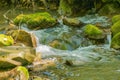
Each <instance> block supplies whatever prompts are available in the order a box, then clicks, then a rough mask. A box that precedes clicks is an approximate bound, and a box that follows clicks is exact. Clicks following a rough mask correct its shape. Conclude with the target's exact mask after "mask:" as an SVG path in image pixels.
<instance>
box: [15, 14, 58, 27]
mask: <svg viewBox="0 0 120 80" xmlns="http://www.w3.org/2000/svg"><path fill="white" fill-rule="evenodd" d="M23 23H25V24H27V25H28V28H31V29H35V28H36V29H41V28H48V27H52V26H54V25H55V24H56V23H57V20H56V19H55V18H53V17H52V16H51V15H50V14H49V13H47V12H43V13H34V14H27V15H25V14H20V15H18V16H17V17H16V18H15V19H14V24H16V25H18V26H19V25H21V24H23Z"/></svg>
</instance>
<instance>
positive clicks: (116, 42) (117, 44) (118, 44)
mask: <svg viewBox="0 0 120 80" xmlns="http://www.w3.org/2000/svg"><path fill="white" fill-rule="evenodd" d="M111 48H114V49H120V32H119V33H117V34H116V35H114V36H113V38H112V42H111Z"/></svg>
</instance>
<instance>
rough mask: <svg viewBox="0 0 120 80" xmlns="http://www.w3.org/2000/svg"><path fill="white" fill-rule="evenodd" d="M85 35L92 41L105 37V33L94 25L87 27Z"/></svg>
mask: <svg viewBox="0 0 120 80" xmlns="http://www.w3.org/2000/svg"><path fill="white" fill-rule="evenodd" d="M84 33H85V35H86V36H87V37H88V38H90V39H96V40H97V39H104V38H105V35H104V34H103V31H102V30H100V29H99V28H97V27H96V26H94V25H91V24H88V25H86V26H85V29H84Z"/></svg>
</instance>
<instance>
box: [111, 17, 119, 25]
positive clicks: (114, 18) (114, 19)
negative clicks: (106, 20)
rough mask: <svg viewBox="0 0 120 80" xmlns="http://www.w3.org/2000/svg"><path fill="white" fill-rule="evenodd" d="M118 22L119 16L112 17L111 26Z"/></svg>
mask: <svg viewBox="0 0 120 80" xmlns="http://www.w3.org/2000/svg"><path fill="white" fill-rule="evenodd" d="M119 20H120V15H115V16H113V17H112V22H113V24H114V23H116V22H117V21H119Z"/></svg>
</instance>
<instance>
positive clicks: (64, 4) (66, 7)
mask: <svg viewBox="0 0 120 80" xmlns="http://www.w3.org/2000/svg"><path fill="white" fill-rule="evenodd" d="M69 1H70V0H69ZM69 1H67V0H60V6H59V9H58V12H59V14H61V15H67V14H69V15H71V14H72V7H71V5H70V2H69Z"/></svg>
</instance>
